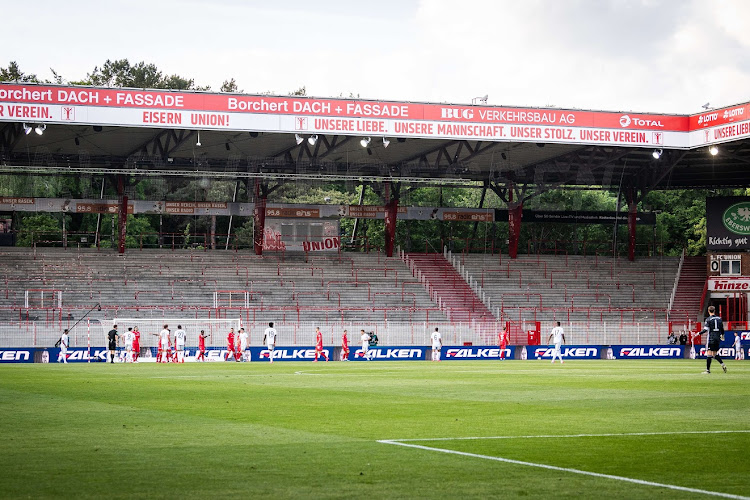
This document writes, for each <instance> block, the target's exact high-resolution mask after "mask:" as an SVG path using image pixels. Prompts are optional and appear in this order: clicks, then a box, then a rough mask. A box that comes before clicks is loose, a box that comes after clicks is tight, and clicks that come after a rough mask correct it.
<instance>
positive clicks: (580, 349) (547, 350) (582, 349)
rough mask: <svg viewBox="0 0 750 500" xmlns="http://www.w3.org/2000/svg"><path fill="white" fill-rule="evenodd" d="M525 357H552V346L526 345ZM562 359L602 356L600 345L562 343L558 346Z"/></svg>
mask: <svg viewBox="0 0 750 500" xmlns="http://www.w3.org/2000/svg"><path fill="white" fill-rule="evenodd" d="M526 349H527V359H552V355H553V353H554V352H555V348H554V346H549V345H532V346H527V347H526ZM560 353H561V354H562V357H563V359H599V358H601V357H602V347H601V346H598V345H563V346H562V347H561V348H560Z"/></svg>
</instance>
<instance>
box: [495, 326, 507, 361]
mask: <svg viewBox="0 0 750 500" xmlns="http://www.w3.org/2000/svg"><path fill="white" fill-rule="evenodd" d="M497 340H498V345H499V346H500V359H505V349H506V348H507V347H508V331H507V330H506V329H505V328H503V329H502V330H500V334H499V335H498V339H497Z"/></svg>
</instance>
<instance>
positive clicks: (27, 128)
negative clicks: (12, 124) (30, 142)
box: [23, 123, 32, 135]
mask: <svg viewBox="0 0 750 500" xmlns="http://www.w3.org/2000/svg"><path fill="white" fill-rule="evenodd" d="M31 130H32V127H31V126H30V125H29V124H28V123H24V124H23V131H24V133H26V135H29V134H30V133H31Z"/></svg>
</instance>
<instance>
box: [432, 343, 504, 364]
mask: <svg viewBox="0 0 750 500" xmlns="http://www.w3.org/2000/svg"><path fill="white" fill-rule="evenodd" d="M502 351H505V352H504V353H501V349H500V347H496V346H495V347H493V346H443V349H442V350H441V351H440V360H441V361H456V360H472V359H494V360H499V359H514V358H515V356H516V346H508V347H506V348H505V349H503V350H502ZM501 354H503V355H504V357H502V358H501V357H500V356H501Z"/></svg>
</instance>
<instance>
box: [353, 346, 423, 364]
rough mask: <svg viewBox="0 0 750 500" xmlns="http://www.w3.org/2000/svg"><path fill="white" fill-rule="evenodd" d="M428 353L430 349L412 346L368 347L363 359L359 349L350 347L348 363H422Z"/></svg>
mask: <svg viewBox="0 0 750 500" xmlns="http://www.w3.org/2000/svg"><path fill="white" fill-rule="evenodd" d="M428 351H430V352H432V349H431V348H429V347H425V346H414V345H410V346H391V347H370V348H369V349H368V351H367V357H365V355H364V353H363V352H362V348H361V347H359V348H356V349H355V348H354V346H352V347H351V348H350V351H349V361H423V360H424V359H425V356H427V352H428Z"/></svg>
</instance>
